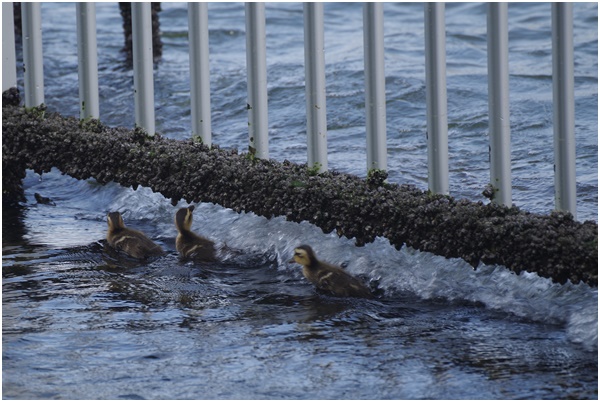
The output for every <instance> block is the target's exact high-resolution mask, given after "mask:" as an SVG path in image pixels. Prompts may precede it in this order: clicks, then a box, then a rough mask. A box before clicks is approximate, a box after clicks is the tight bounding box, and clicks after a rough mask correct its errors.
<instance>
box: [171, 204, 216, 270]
mask: <svg viewBox="0 0 600 402" xmlns="http://www.w3.org/2000/svg"><path fill="white" fill-rule="evenodd" d="M193 212H194V206H193V205H190V206H189V207H187V208H180V209H179V211H177V213H176V214H175V226H176V227H177V231H178V232H179V233H178V234H177V239H176V240H175V247H176V248H177V251H179V255H180V256H181V258H190V259H193V260H195V261H216V260H217V258H216V249H215V243H214V242H212V241H210V240H208V239H207V238H204V237H202V236H199V235H197V234H196V233H194V232H192V219H193V217H194V216H193V214H192V213H193Z"/></svg>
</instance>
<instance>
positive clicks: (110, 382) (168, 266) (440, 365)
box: [2, 3, 598, 399]
mask: <svg viewBox="0 0 600 402" xmlns="http://www.w3.org/2000/svg"><path fill="white" fill-rule="evenodd" d="M97 8H98V34H99V40H98V43H99V50H98V56H99V62H100V94H101V98H102V99H101V112H100V113H101V119H102V120H103V121H105V122H106V123H107V124H110V125H120V126H127V127H132V126H133V124H134V117H133V116H134V112H133V91H132V86H133V83H132V74H131V71H129V70H128V69H127V68H126V67H125V65H124V56H123V54H121V53H120V51H119V50H120V48H121V47H122V42H123V37H122V33H121V28H120V27H121V20H120V16H119V13H118V7H117V5H116V4H110V3H98V4H97ZM74 9H75V6H74V4H72V3H61V4H50V3H44V4H43V5H42V14H43V35H44V62H45V70H44V72H45V84H46V103H47V105H48V107H49V109H50V110H53V111H60V112H61V113H63V114H66V115H73V116H76V115H77V114H78V106H77V105H78V99H77V97H78V90H77V64H76V63H77V57H76V49H77V47H76V37H75V17H74ZM163 9H164V11H163V12H162V13H161V30H162V32H163V42H164V48H163V51H164V55H163V60H162V61H161V62H160V63H159V64H158V65H157V66H156V68H155V74H156V78H155V92H156V116H157V131H159V132H161V133H163V134H165V135H167V136H169V137H171V138H187V137H189V135H190V126H191V123H190V112H189V73H188V69H189V67H188V56H187V29H186V26H187V15H186V9H185V5H184V4H176V3H163ZM384 10H385V18H386V20H385V46H386V66H385V69H386V76H387V79H386V91H387V99H388V102H387V116H388V154H389V155H388V163H389V168H390V180H391V181H393V182H398V183H410V184H414V185H417V186H418V187H419V188H422V189H426V186H427V178H426V175H427V167H426V158H427V156H426V155H427V154H426V148H425V147H426V139H425V130H426V120H425V87H424V65H423V61H424V56H423V8H422V5H421V4H405V3H397V4H386V5H385V6H384ZM574 14H575V23H574V28H575V63H576V64H575V73H576V78H575V86H576V88H575V98H576V136H577V189H578V217H579V219H580V220H585V219H592V220H595V221H597V202H598V197H597V193H598V187H597V177H598V175H597V173H598V169H597V166H598V162H597V161H598V158H597V155H598V151H597V138H598V136H597V133H598V125H597V123H598V122H597V116H598V115H597V109H598V103H597V99H598V95H597V71H598V62H597V5H596V4H593V3H585V4H583V3H576V4H574ZM266 16H267V24H268V25H267V53H268V89H269V127H270V129H269V134H270V153H271V157H272V158H274V159H278V160H283V159H289V160H292V161H295V162H299V163H304V162H306V135H305V118H306V117H305V113H304V108H305V103H304V89H303V83H304V66H303V47H302V46H303V44H302V41H303V31H302V29H303V28H302V6H301V4H294V3H285V4H275V3H273V4H271V3H269V4H267V6H266ZM209 18H210V22H209V29H210V46H211V49H210V50H211V60H210V62H211V89H212V98H211V100H212V107H213V116H212V118H213V131H214V134H213V142H214V143H217V144H220V145H221V146H224V147H237V148H239V149H245V148H246V146H247V118H248V117H247V111H246V109H245V105H246V84H245V73H246V70H245V53H244V51H245V36H244V29H245V28H244V7H243V5H242V4H234V3H218V4H210V5H209ZM361 19H362V10H361V6H360V5H359V4H326V5H325V22H326V32H325V41H326V49H325V60H326V72H327V74H326V75H327V110H328V131H329V143H328V147H329V152H330V154H329V165H330V168H332V169H336V170H341V171H345V172H350V173H355V174H357V175H361V176H364V175H365V171H366V157H365V138H364V123H365V116H364V88H363V85H364V73H363V61H362V32H361ZM446 20H447V51H448V56H447V60H448V106H449V115H448V122H449V126H450V168H451V173H450V180H451V183H450V186H451V187H450V191H451V193H452V195H454V196H456V197H467V198H469V199H472V200H482V199H483V197H482V196H481V195H480V193H481V191H482V190H483V188H484V187H485V185H486V184H487V182H488V181H489V166H488V161H487V144H488V139H487V77H486V73H487V68H486V60H487V59H486V53H485V49H486V37H485V34H486V27H485V6H484V5H482V4H476V3H469V4H459V3H456V4H448V5H447V10H446ZM509 21H510V23H509V24H510V25H509V30H510V33H509V36H510V72H511V77H510V85H511V133H512V159H513V184H514V189H513V195H514V202H515V204H517V205H519V206H520V207H522V208H524V209H526V210H529V211H533V212H540V213H547V212H549V211H551V210H552V208H553V172H552V165H553V154H552V152H553V150H552V135H553V134H552V81H551V44H550V6H549V5H548V4H538V3H536V4H510V5H509ZM18 54H19V55H20V54H21V53H20V49H18ZM20 74H21V76H22V73H20ZM20 84H22V81H20ZM25 191H26V196H27V199H28V202H27V204H26V205H24V207H23V208H22V209H19V210H8V209H4V210H3V241H2V245H3V292H2V298H3V309H2V314H3V316H2V317H3V318H2V322H3V387H2V391H3V396H4V397H5V398H32V399H39V398H42V399H54V398H60V399H78V398H92V399H95V398H107V399H115V398H126V399H131V398H236V399H247V398H265V399H269V398H279V399H288V398H296V399H304V398H311V399H321V398H324V399H327V398H352V399H379V398H393V399H411V398H427V399H448V398H449V399H465V398H467V399H469V398H470V399H478V398H494V399H504V398H511V399H517V398H528V399H545V398H548V399H550V398H552V399H555V398H584V399H596V398H597V392H598V388H597V384H598V376H597V372H598V365H597V328H598V309H597V307H598V293H597V289H595V288H594V289H592V288H590V287H589V286H587V285H581V284H580V285H574V284H570V283H569V284H566V285H558V284H553V283H552V282H551V281H549V280H547V279H543V278H539V277H538V276H537V275H535V274H529V273H522V274H520V275H515V274H513V273H511V272H510V271H508V270H506V269H505V268H504V267H501V266H485V265H482V266H480V267H478V269H477V270H473V269H472V268H471V267H470V266H469V265H468V264H466V263H464V262H463V261H460V260H447V259H444V258H441V257H437V256H433V255H431V254H427V253H420V252H417V251H415V250H412V249H407V248H403V249H402V250H400V251H396V250H395V249H394V248H393V247H391V246H390V245H389V243H388V242H387V241H386V240H383V239H377V241H376V242H375V243H373V244H368V245H367V246H365V247H363V248H357V247H355V246H354V245H353V241H352V240H351V239H345V238H342V239H339V238H338V237H337V236H336V235H334V234H323V233H322V232H321V230H320V229H318V228H315V227H313V226H312V225H310V224H307V223H302V224H295V223H290V222H285V221H284V220H283V219H281V218H275V219H271V220H266V219H264V218H260V217H257V216H255V215H254V214H251V213H249V214H236V213H234V212H233V211H231V210H227V209H223V208H221V207H219V206H215V205H211V204H201V205H199V206H198V209H197V212H196V213H195V222H194V226H193V228H194V230H195V231H197V232H200V233H202V234H204V235H206V236H208V237H210V238H212V239H214V240H215V241H217V242H218V244H220V245H224V244H227V246H228V247H229V248H232V249H234V250H239V252H237V253H228V252H223V253H222V255H221V257H222V259H223V262H222V263H220V264H215V265H210V266H206V265H198V264H192V263H182V262H180V261H179V260H178V259H177V256H176V254H175V252H174V237H175V234H176V232H175V228H174V226H173V223H172V222H173V215H174V213H175V211H176V210H177V207H180V206H183V205H184V204H183V203H181V204H180V205H178V206H177V207H173V206H171V205H170V202H169V200H165V199H164V198H163V197H162V196H161V195H160V194H155V193H152V192H151V191H150V190H148V189H145V188H140V189H138V190H137V191H133V190H132V189H131V188H122V187H120V186H118V185H116V184H110V185H107V186H99V185H98V184H96V182H95V181H94V180H88V181H77V180H74V179H71V178H69V177H66V176H62V175H61V174H60V172H58V171H56V170H54V171H53V172H51V173H49V174H44V175H43V176H42V177H39V176H38V175H35V174H33V173H32V172H29V173H28V176H27V178H26V180H25ZM35 192H39V193H41V194H42V195H44V196H48V197H50V198H52V199H53V201H54V202H55V204H56V206H51V205H38V204H36V202H35V200H34V197H33V194H34V193H35ZM112 210H119V211H121V212H122V213H123V216H124V219H125V221H126V223H127V224H128V225H130V226H132V227H135V228H138V229H140V230H143V231H145V232H146V233H147V234H148V235H149V236H150V237H152V238H153V239H155V240H156V241H158V242H159V243H161V244H162V245H163V246H164V248H165V249H167V250H168V251H169V254H168V255H167V256H165V257H163V258H160V259H158V260H156V261H154V262H152V263H149V264H137V263H134V262H131V261H126V260H115V259H114V258H113V256H112V254H110V253H109V252H108V251H107V250H106V249H105V246H104V242H103V241H102V239H103V238H104V236H105V230H106V222H105V214H106V212H107V211H112ZM301 243H308V244H312V245H313V247H314V248H315V250H316V251H317V253H318V255H319V256H320V257H321V258H322V259H325V260H328V261H330V262H333V263H338V264H341V263H344V264H347V270H348V271H350V272H351V273H352V274H354V275H360V276H361V277H363V278H364V279H365V280H376V281H378V283H379V286H380V288H381V289H383V290H384V294H385V295H384V297H383V298H382V299H378V300H374V301H364V300H343V299H336V298H328V297H324V296H321V295H318V294H316V293H315V292H314V289H313V288H312V286H311V285H309V284H308V283H307V282H306V281H305V280H304V279H303V278H302V275H301V273H300V269H299V267H298V266H295V265H292V264H288V263H287V261H288V260H289V259H290V257H291V254H292V251H293V248H294V247H295V246H297V245H298V244H301Z"/></svg>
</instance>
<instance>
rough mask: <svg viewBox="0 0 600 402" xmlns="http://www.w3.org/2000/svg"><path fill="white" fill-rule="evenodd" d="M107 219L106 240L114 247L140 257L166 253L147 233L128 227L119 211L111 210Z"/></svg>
mask: <svg viewBox="0 0 600 402" xmlns="http://www.w3.org/2000/svg"><path fill="white" fill-rule="evenodd" d="M107 221H108V233H107V234H106V240H107V241H108V244H109V245H111V246H112V247H113V248H115V249H117V250H122V251H124V252H125V253H127V254H129V255H130V256H132V257H134V258H140V259H143V258H147V257H155V256H159V255H162V254H164V252H163V249H162V248H161V247H160V246H159V245H158V244H156V243H154V242H153V241H152V240H150V239H149V238H148V237H146V235H145V234H143V233H142V232H140V231H139V230H134V229H130V228H128V227H126V226H125V223H124V222H123V217H122V216H121V214H120V213H119V212H109V213H108V215H107Z"/></svg>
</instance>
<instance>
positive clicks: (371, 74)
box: [363, 3, 387, 172]
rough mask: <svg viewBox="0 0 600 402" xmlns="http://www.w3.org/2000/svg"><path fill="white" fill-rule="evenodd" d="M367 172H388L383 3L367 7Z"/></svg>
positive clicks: (365, 5)
mask: <svg viewBox="0 0 600 402" xmlns="http://www.w3.org/2000/svg"><path fill="white" fill-rule="evenodd" d="M363 47H364V63H365V107H366V126H367V127H366V131H367V172H370V171H371V170H372V169H379V170H387V144H386V140H387V138H386V109H385V58H384V46H383V3H365V4H364V6H363Z"/></svg>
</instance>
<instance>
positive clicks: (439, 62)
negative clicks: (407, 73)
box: [424, 3, 449, 194]
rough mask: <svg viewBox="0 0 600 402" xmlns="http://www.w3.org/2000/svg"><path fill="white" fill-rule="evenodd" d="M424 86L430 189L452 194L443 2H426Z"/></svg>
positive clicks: (435, 191) (434, 191)
mask: <svg viewBox="0 0 600 402" xmlns="http://www.w3.org/2000/svg"><path fill="white" fill-rule="evenodd" d="M424 8H425V86H426V99H427V160H428V167H429V175H428V181H429V190H430V191H431V192H433V193H437V194H449V187H448V106H447V102H448V101H447V92H446V91H447V90H446V26H445V20H444V11H445V6H444V3H425V5H424Z"/></svg>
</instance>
